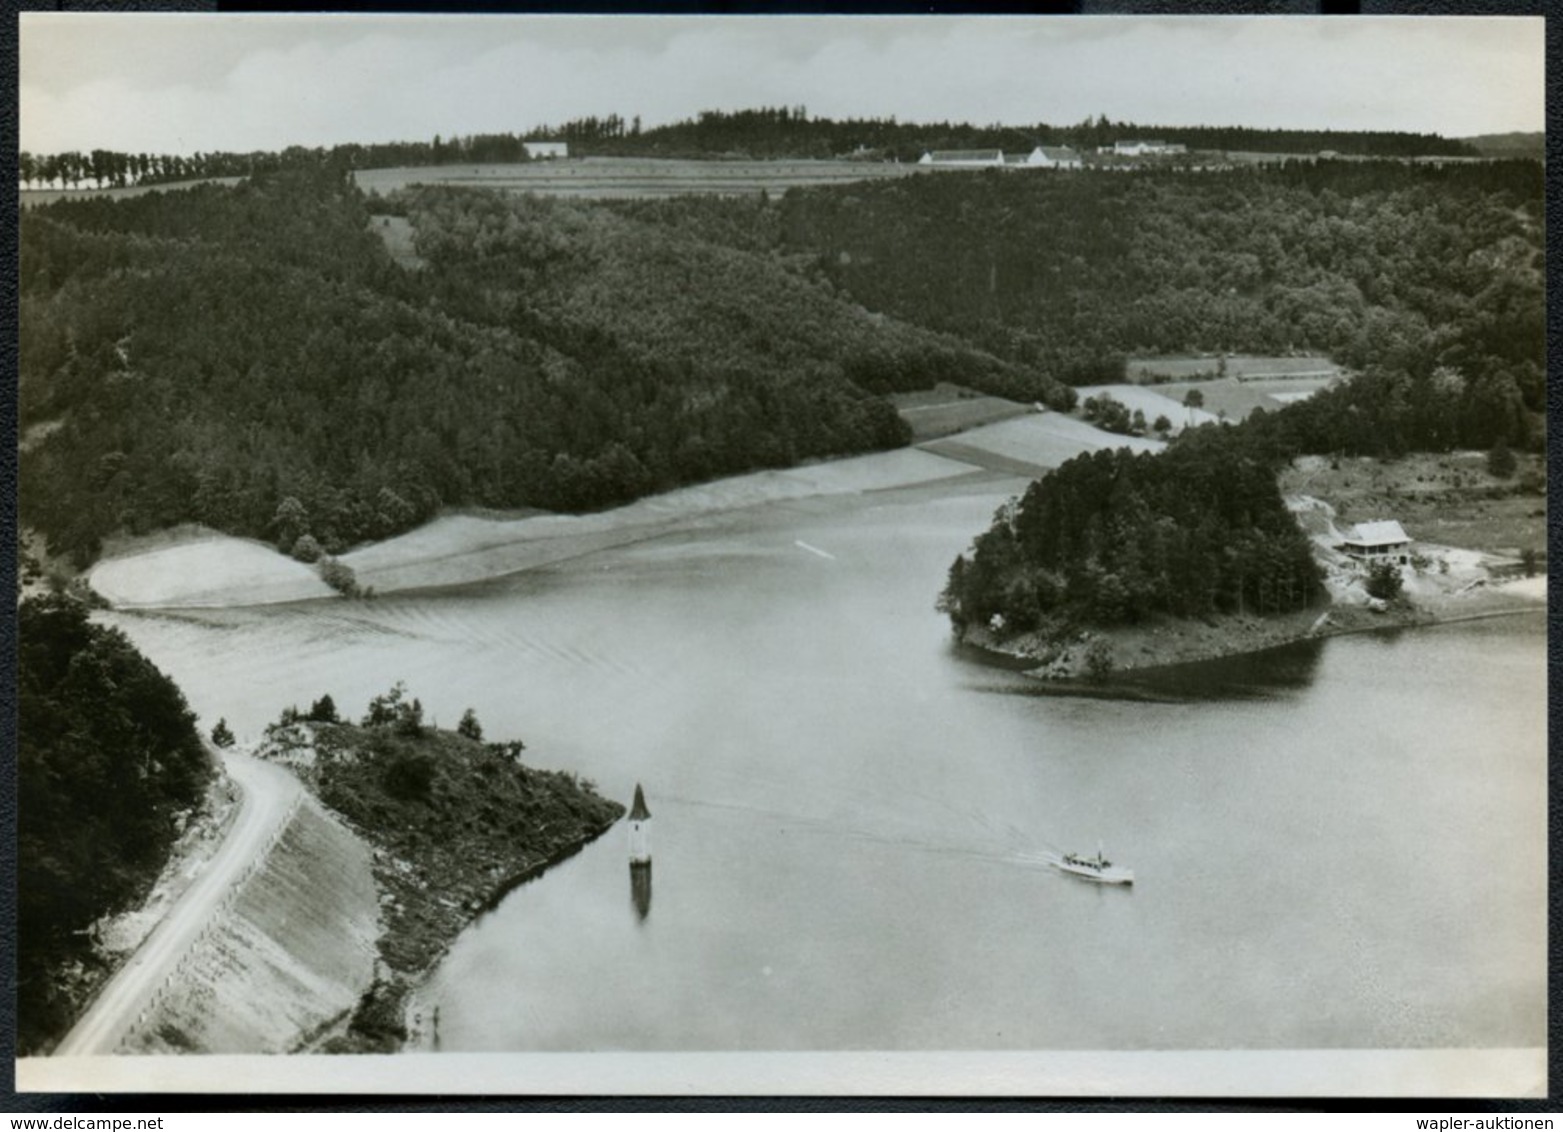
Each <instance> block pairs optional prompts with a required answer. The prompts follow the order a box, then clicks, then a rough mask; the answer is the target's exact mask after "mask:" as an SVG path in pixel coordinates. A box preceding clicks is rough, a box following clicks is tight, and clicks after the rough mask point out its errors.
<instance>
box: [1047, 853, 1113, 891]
mask: <svg viewBox="0 0 1563 1132" xmlns="http://www.w3.org/2000/svg"><path fill="white" fill-rule="evenodd" d="M1046 860H1047V863H1048V864H1050V865H1052V866H1053V867H1054V868H1055V869H1057V870H1059V871H1060V872H1065V873H1068V874H1069V875H1070V876H1076V877H1081V878H1082V879H1084V880H1090V881H1095V882H1096V883H1097V884H1124V885H1129V884H1133V883H1134V870H1133V869H1126V868H1123V867H1122V866H1121V865H1113V864H1098V863H1097V862H1096V861H1094V860H1092V859H1091V858H1089V857H1064V856H1060V855H1059V854H1057V853H1048V854H1047V855H1046Z"/></svg>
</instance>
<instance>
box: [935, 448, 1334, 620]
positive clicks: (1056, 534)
mask: <svg viewBox="0 0 1563 1132" xmlns="http://www.w3.org/2000/svg"><path fill="white" fill-rule="evenodd" d="M1229 431H1231V430H1228V429H1225V428H1222V427H1220V426H1216V425H1210V426H1207V427H1205V428H1203V429H1198V430H1195V431H1194V432H1192V433H1189V434H1187V436H1186V438H1185V439H1184V440H1182V441H1180V442H1178V443H1176V444H1174V445H1173V446H1172V447H1171V448H1170V449H1168V450H1167V451H1166V452H1163V453H1157V454H1152V453H1139V454H1136V453H1134V452H1131V451H1130V450H1129V449H1127V448H1122V449H1118V450H1116V451H1106V450H1104V451H1099V452H1094V453H1090V454H1087V455H1082V456H1077V457H1075V458H1074V459H1072V460H1069V461H1068V462H1066V463H1064V464H1063V465H1061V466H1060V467H1059V468H1057V469H1055V470H1054V471H1052V472H1049V473H1048V474H1047V475H1046V476H1044V477H1043V478H1042V479H1040V480H1037V481H1035V482H1034V483H1033V484H1032V485H1031V486H1030V487H1029V488H1028V489H1027V490H1026V492H1025V494H1024V495H1022V496H1021V498H1020V499H1019V501H1018V502H1016V503H1013V504H1011V505H1008V506H1006V507H1005V508H1003V509H1002V510H1000V512H999V514H998V515H997V516H995V518H994V521H993V525H992V526H991V527H990V528H989V529H988V530H987V531H985V532H983V533H982V534H980V535H978V536H977V538H976V540H975V542H974V544H973V549H972V553H971V556H970V557H967V556H965V555H962V556H961V557H959V558H957V559H956V560H955V562H954V564H953V565H952V566H951V568H950V575H949V578H948V580H947V584H946V588H945V590H944V593H943V594H942V595H941V597H940V607H941V608H942V609H943V610H944V611H945V612H946V613H948V614H949V617H950V621H951V624H952V626H953V627H954V628H955V630H956V631H957V632H960V631H962V630H964V629H965V628H966V627H967V626H969V625H979V626H987V625H989V624H990V623H993V619H994V618H995V617H997V618H999V620H998V621H997V623H996V624H997V625H998V627H1000V628H1001V629H1002V631H1003V632H1004V633H1006V634H1008V633H1016V632H1025V631H1029V630H1032V629H1036V628H1038V627H1040V626H1043V625H1044V624H1051V625H1053V626H1055V627H1059V628H1062V629H1063V630H1065V631H1067V630H1068V628H1069V627H1072V626H1077V625H1081V624H1086V625H1095V626H1112V625H1119V624H1125V623H1133V622H1137V621H1141V620H1143V619H1145V618H1146V617H1148V616H1152V615H1155V614H1166V615H1169V616H1173V617H1202V616H1206V615H1208V614H1211V613H1233V612H1243V613H1257V614H1261V615H1262V614H1267V613H1283V612H1289V611H1291V610H1294V609H1299V608H1302V607H1303V606H1306V605H1308V604H1309V603H1310V602H1312V601H1313V599H1315V598H1316V597H1317V596H1318V595H1319V593H1320V578H1319V573H1318V568H1317V567H1316V566H1315V564H1314V561H1313V554H1312V549H1311V547H1310V545H1309V542H1308V539H1307V538H1306V537H1305V536H1304V534H1303V533H1302V531H1301V530H1300V529H1299V528H1298V526H1297V524H1296V522H1295V521H1294V520H1293V519H1292V516H1291V513H1290V512H1289V511H1287V509H1286V506H1285V504H1284V503H1283V502H1282V500H1281V495H1280V492H1279V491H1278V490H1277V488H1276V482H1275V474H1274V471H1273V469H1272V468H1271V467H1270V466H1269V465H1268V464H1266V463H1264V462H1263V461H1261V460H1258V459H1255V458H1253V456H1252V455H1250V454H1249V453H1247V452H1245V451H1244V450H1243V449H1242V447H1241V446H1239V445H1236V444H1232V443H1229V442H1228V437H1227V436H1226V433H1227V432H1229Z"/></svg>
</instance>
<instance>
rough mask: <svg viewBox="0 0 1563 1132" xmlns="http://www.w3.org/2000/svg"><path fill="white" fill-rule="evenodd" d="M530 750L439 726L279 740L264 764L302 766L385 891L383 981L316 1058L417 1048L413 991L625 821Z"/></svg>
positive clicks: (315, 727) (314, 729) (271, 739)
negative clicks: (521, 892)
mask: <svg viewBox="0 0 1563 1132" xmlns="http://www.w3.org/2000/svg"><path fill="white" fill-rule="evenodd" d="M521 754H522V748H521V745H520V744H518V743H517V744H484V743H481V742H478V741H476V740H473V739H470V738H467V737H465V736H462V735H458V734H455V733H453V732H445V731H437V730H435V729H433V728H427V729H423V730H421V731H420V732H419V733H417V734H406V733H401V732H399V731H397V729H395V728H393V727H373V728H366V727H357V726H353V725H351V724H345V723H318V722H308V721H293V722H291V723H288V724H286V725H280V726H275V727H273V728H272V729H271V730H270V734H269V735H268V739H267V742H266V745H265V747H264V748H263V750H262V755H263V757H267V758H270V759H273V760H275V761H278V762H282V763H284V764H286V765H288V766H290V767H292V768H293V769H294V771H295V772H296V773H297V774H298V775H299V776H300V777H301V778H302V779H303V780H304V782H305V783H306V785H307V786H308V787H309V789H310V790H311V791H312V792H313V793H314V794H315V795H316V796H317V797H318V798H319V799H320V800H321V801H322V802H323V803H324V804H325V805H327V806H328V807H330V808H331V809H332V810H334V811H335V812H337V813H338V814H340V815H341V816H342V817H343V818H344V819H345V820H346V821H347V822H348V823H349V824H350V826H351V827H352V828H353V829H354V830H355V831H356V832H357V833H358V834H359V836H360V837H362V838H363V840H364V841H365V842H367V843H368V844H369V845H370V847H371V849H372V851H373V852H372V863H371V868H372V871H373V874H374V879H375V884H376V887H377V888H378V890H379V894H380V895H379V901H380V920H381V934H380V937H379V940H378V942H377V948H378V953H379V962H378V963H377V965H376V977H375V980H374V983H373V985H372V986H370V988H369V989H368V990H367V991H366V992H365V993H364V995H363V997H362V998H361V1000H360V1001H359V1003H358V1006H357V1008H356V1009H355V1010H354V1011H353V1012H352V1014H351V1017H349V1018H348V1019H346V1020H345V1022H344V1023H343V1024H342V1025H340V1026H338V1027H336V1028H334V1029H333V1030H331V1031H330V1032H328V1033H324V1034H321V1035H318V1037H317V1039H316V1041H315V1042H314V1043H313V1045H312V1046H311V1047H310V1048H312V1049H314V1050H316V1051H318V1052H323V1053H389V1052H394V1051H396V1050H399V1049H401V1048H403V1046H404V1045H405V1044H407V1043H408V1042H409V1040H412V1039H414V1038H415V1035H414V1034H413V1033H412V1032H411V1030H412V1028H414V1027H415V1026H416V1017H415V1016H416V1014H417V1011H416V1010H415V1009H410V1008H409V1006H408V995H409V993H410V992H411V991H412V989H413V988H414V987H415V986H416V984H417V983H418V982H419V981H421V980H422V978H423V977H424V976H426V975H427V973H428V972H429V971H430V970H431V969H432V968H433V967H434V966H435V965H436V964H437V963H438V962H439V960H440V959H441V958H442V957H443V956H444V954H445V952H446V950H447V949H448V948H449V946H450V945H451V943H452V942H453V941H454V940H455V938H456V936H457V935H459V934H460V933H461V931H462V930H463V929H464V928H465V927H466V926H467V925H468V924H469V923H471V922H472V920H474V919H475V918H476V917H477V916H479V915H481V914H482V913H483V912H484V911H486V910H488V909H490V908H492V907H493V906H494V905H495V904H497V903H498V901H499V900H500V899H501V898H502V897H503V896H504V895H505V894H506V893H507V892H509V891H510V890H511V889H512V888H514V887H515V886H516V885H518V884H521V883H524V882H525V881H527V880H530V879H531V878H533V877H535V876H537V875H538V874H540V873H541V872H542V871H543V870H545V869H546V868H548V867H549V866H550V865H552V864H554V863H556V862H558V861H560V860H563V859H565V858H566V857H569V856H571V855H572V854H574V853H576V852H578V851H579V850H580V849H581V848H582V847H583V846H585V845H586V844H588V843H590V842H591V841H592V840H594V839H595V838H597V837H598V836H600V835H601V834H602V833H603V832H604V831H606V830H607V829H608V828H609V827H610V826H612V825H613V823H614V822H616V821H617V820H618V818H619V817H620V815H621V814H622V813H623V812H624V811H623V807H622V806H621V805H619V804H618V803H616V802H611V801H608V800H607V799H604V798H602V797H600V796H599V795H598V794H597V793H596V791H595V788H594V786H593V785H592V784H591V783H590V782H589V781H585V780H581V779H577V778H576V777H575V776H573V775H569V774H565V773H561V772H556V771H545V770H538V769H535V768H533V767H530V766H527V765H525V764H524V763H523V762H522V760H521Z"/></svg>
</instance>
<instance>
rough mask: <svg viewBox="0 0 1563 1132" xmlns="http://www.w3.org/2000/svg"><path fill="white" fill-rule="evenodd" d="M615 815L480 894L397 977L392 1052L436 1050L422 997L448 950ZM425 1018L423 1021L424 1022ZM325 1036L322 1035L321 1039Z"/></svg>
mask: <svg viewBox="0 0 1563 1132" xmlns="http://www.w3.org/2000/svg"><path fill="white" fill-rule="evenodd" d="M619 820H620V819H619V818H614V819H613V820H612V821H610V822H608V823H607V824H606V825H604V826H603V827H602V828H601V829H599V830H597V831H596V832H594V833H587V834H583V835H582V836H581V837H579V838H577V839H576V840H575V841H573V842H571V843H569V844H567V845H563V846H561V847H560V848H559V849H557V850H556V851H555V852H554V853H552V854H550V855H549V856H548V857H546V858H544V859H543V860H541V861H538V862H536V863H534V864H531V865H528V866H527V867H526V868H524V869H522V870H521V871H520V872H518V873H516V874H515V875H513V876H511V877H509V878H508V879H506V880H502V881H500V882H499V884H498V885H496V886H495V888H494V890H493V891H492V892H491V893H489V895H488V896H486V897H484V898H483V900H482V902H481V905H480V906H479V907H478V908H477V909H476V910H475V911H474V912H473V913H472V915H471V918H469V919H468V920H467V921H466V922H465V923H463V924H462V925H461V927H459V928H458V929H457V930H456V931H455V933H454V934H452V935H451V937H450V938H449V939H448V940H446V941H445V942H444V944H442V945H441V947H440V949H439V952H438V953H437V954H435V955H434V956H433V957H432V958H430V960H429V961H428V963H427V964H426V965H425V966H424V967H423V968H422V969H421V970H418V971H415V972H412V973H411V974H408V975H406V976H404V977H403V978H402V980H401V987H400V995H399V998H400V1002H401V1006H402V1022H403V1026H404V1027H405V1029H406V1036H405V1037H404V1038H403V1039H402V1040H401V1042H400V1044H399V1045H398V1046H397V1047H396V1049H395V1050H394V1051H393V1052H395V1053H430V1052H434V1051H435V1050H436V1049H438V1045H437V1043H438V1041H439V1008H438V1007H437V1006H436V1007H435V1008H434V1011H433V1013H432V1014H431V1013H430V1011H429V1009H428V1000H427V998H426V995H427V992H428V989H429V982H430V980H432V979H433V978H434V973H435V971H437V970H439V967H440V964H441V963H443V962H445V960H446V958H447V957H448V956H449V955H450V950H451V948H452V947H454V946H455V945H456V941H457V940H458V939H460V938H461V937H462V936H463V935H464V934H465V933H466V931H467V929H469V928H471V927H472V926H473V925H474V924H476V923H477V922H478V921H479V920H481V919H482V918H483V917H484V916H486V915H488V914H489V913H490V912H492V911H494V910H495V909H496V908H498V907H499V906H500V905H501V904H502V903H504V901H505V898H506V897H507V896H509V895H510V894H511V893H512V892H514V891H515V890H516V889H518V888H521V887H523V886H525V885H528V884H531V883H532V882H533V881H534V880H537V879H538V878H540V877H541V876H542V875H543V874H544V873H546V872H548V870H549V869H552V868H553V867H554V866H555V865H560V864H563V863H564V862H565V861H568V860H569V859H570V858H571V857H574V856H576V855H577V854H579V853H580V852H581V851H583V850H584V849H585V848H586V847H587V846H588V845H590V844H592V842H594V841H596V840H598V839H599V838H601V837H602V836H603V835H605V834H606V833H607V832H608V831H609V830H610V829H612V828H613V827H614V826H615V825H617V824H618V823H619ZM426 1019H427V1022H426V1021H425V1020H426ZM325 1036H326V1035H322V1038H324V1037H325Z"/></svg>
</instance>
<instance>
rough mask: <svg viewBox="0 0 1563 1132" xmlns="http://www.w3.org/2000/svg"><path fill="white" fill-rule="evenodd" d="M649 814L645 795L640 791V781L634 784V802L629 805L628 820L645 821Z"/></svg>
mask: <svg viewBox="0 0 1563 1132" xmlns="http://www.w3.org/2000/svg"><path fill="white" fill-rule="evenodd" d="M650 816H651V811H650V810H648V809H646V796H645V795H644V794H642V793H641V791H640V783H638V782H637V783H636V784H635V804H634V805H633V806H631V807H630V821H645V820H646V819H647V818H649V817H650Z"/></svg>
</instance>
